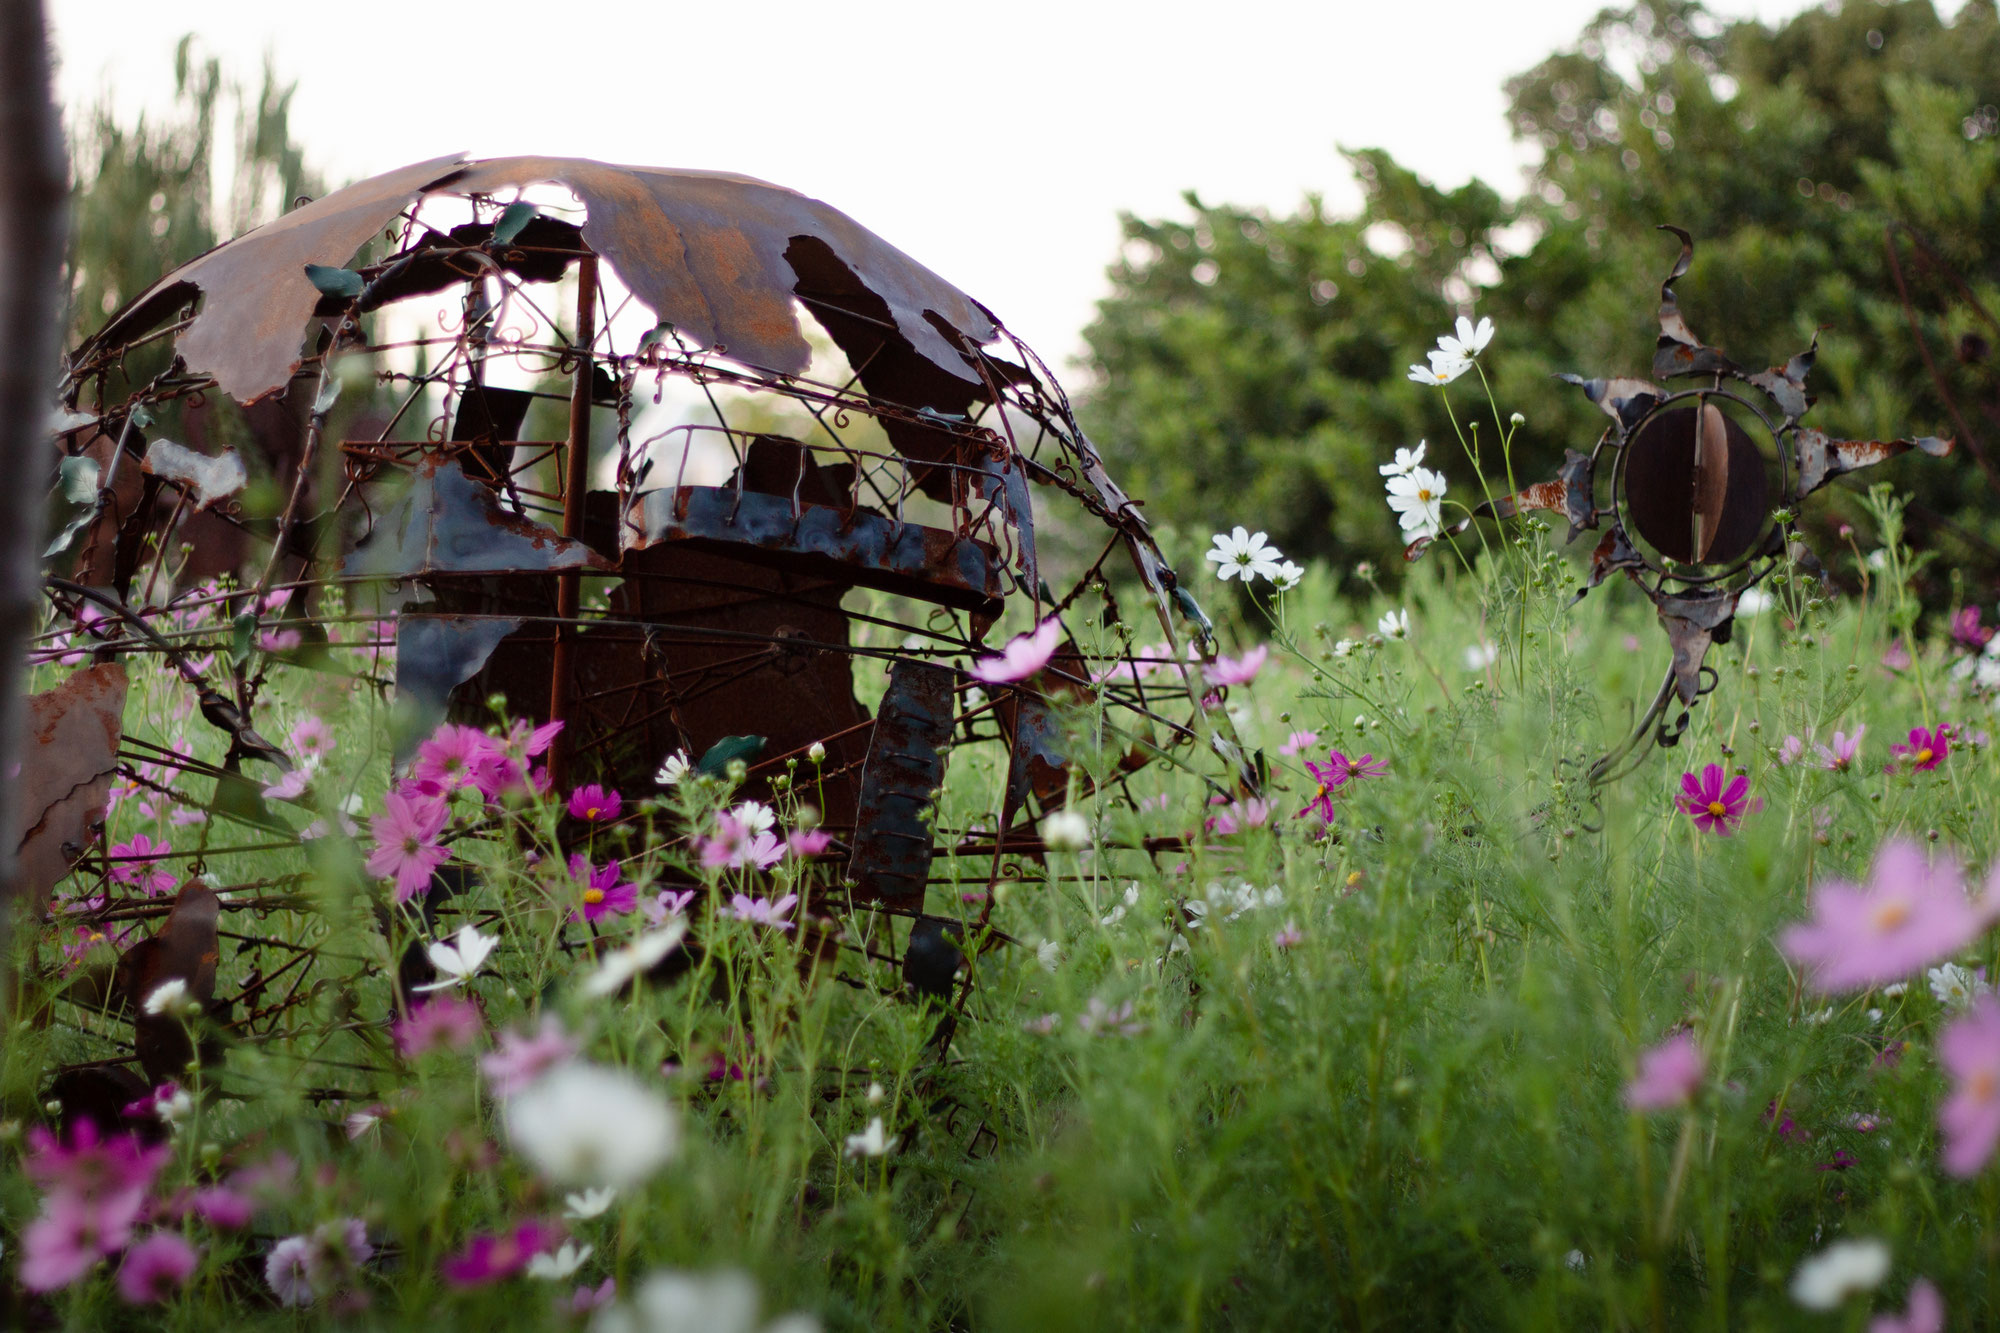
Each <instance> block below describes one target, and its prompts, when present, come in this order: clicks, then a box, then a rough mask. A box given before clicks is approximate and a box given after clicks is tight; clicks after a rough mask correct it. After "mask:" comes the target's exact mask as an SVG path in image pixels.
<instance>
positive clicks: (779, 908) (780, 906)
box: [729, 893, 799, 930]
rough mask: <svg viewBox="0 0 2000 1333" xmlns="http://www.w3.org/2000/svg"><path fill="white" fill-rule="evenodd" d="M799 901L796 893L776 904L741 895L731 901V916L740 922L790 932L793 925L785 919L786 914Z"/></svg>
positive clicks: (786, 896)
mask: <svg viewBox="0 0 2000 1333" xmlns="http://www.w3.org/2000/svg"><path fill="white" fill-rule="evenodd" d="M798 901H799V895H798V894H796V893H788V894H786V895H785V896H784V897H782V898H780V899H778V900H777V901H776V902H772V901H770V900H768V899H765V898H752V897H750V896H749V895H748V894H745V893H739V894H736V895H734V896H732V897H731V898H730V900H729V915H731V916H733V917H735V918H736V919H737V920H738V921H749V922H751V923H753V924H755V925H759V926H769V927H771V928H772V929H773V930H790V929H791V928H792V925H793V923H792V922H790V921H787V920H785V919H784V918H785V913H787V912H789V911H791V910H792V908H793V907H794V906H796V905H797V904H798Z"/></svg>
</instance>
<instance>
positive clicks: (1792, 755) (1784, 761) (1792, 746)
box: [1778, 736, 1806, 768]
mask: <svg viewBox="0 0 2000 1333" xmlns="http://www.w3.org/2000/svg"><path fill="white" fill-rule="evenodd" d="M1805 752H1806V743H1805V742H1804V741H1802V740H1800V739H1799V738H1798V737H1797V736H1787V737H1785V743H1784V744H1783V745H1780V746H1779V747H1778V767H1779V768H1790V767H1791V766H1792V765H1793V764H1796V763H1798V762H1799V756H1800V755H1803V754H1804V753H1805Z"/></svg>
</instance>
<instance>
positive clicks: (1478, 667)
mask: <svg viewBox="0 0 2000 1333" xmlns="http://www.w3.org/2000/svg"><path fill="white" fill-rule="evenodd" d="M1499 657H1500V650H1499V649H1498V648H1496V647H1494V646H1493V645H1492V644H1490V643H1488V642H1486V640H1484V639H1481V640H1480V641H1479V642H1478V643H1474V644H1469V645H1467V646H1466V649H1465V669H1466V670H1467V671H1484V670H1486V668H1487V667H1490V666H1492V665H1493V663H1494V662H1496V661H1497V660H1499Z"/></svg>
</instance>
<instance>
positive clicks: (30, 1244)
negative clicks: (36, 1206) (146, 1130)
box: [19, 1120, 169, 1291]
mask: <svg viewBox="0 0 2000 1333" xmlns="http://www.w3.org/2000/svg"><path fill="white" fill-rule="evenodd" d="M27 1144H28V1152H27V1155H26V1156H25V1157H24V1158H23V1159H22V1162H21V1169H22V1172H23V1174H25V1175H26V1176H27V1177H28V1179H29V1180H31V1181H33V1182H34V1183H35V1184H36V1185H38V1186H40V1187H41V1188H42V1190H43V1191H45V1197H44V1198H43V1200H42V1210H41V1212H40V1214H39V1215H38V1216H37V1217H36V1218H35V1220H34V1221H33V1222H30V1223H29V1224H28V1225H27V1227H26V1228H24V1229H23V1230H22V1232H21V1267H20V1273H19V1276H20V1280H21V1284H22V1285H23V1286H25V1287H27V1288H28V1289H29V1290H30V1291H54V1290H56V1289H57V1288H60V1287H66V1286H68V1285H69V1284H70V1283H72V1282H74V1281H76V1280H77V1279H78V1278H80V1277H82V1276H83V1275H84V1274H85V1273H87V1272H89V1271H90V1270H91V1269H92V1268H93V1267H95V1266H96V1264H97V1261H98V1260H99V1259H101V1258H103V1257H105V1256H106V1255H111V1254H116V1253H117V1252H118V1251H119V1250H121V1249H123V1248H124V1247H125V1245H126V1243H127V1242H128V1241H129V1240H131V1238H132V1227H133V1225H134V1224H135V1223H136V1222H137V1221H138V1220H139V1215H140V1213H141V1212H142V1211H143V1210H144V1208H145V1206H146V1194H147V1191H148V1190H150V1189H151V1188H152V1184H153V1177H154V1176H155V1175H157V1174H158V1173H159V1170H160V1166H161V1164H162V1163H163V1162H165V1161H166V1158H167V1155H168V1152H169V1149H168V1148H167V1147H166V1145H164V1144H162V1145H160V1146H159V1147H155V1148H147V1147H145V1146H143V1145H142V1144H140V1142H139V1140H138V1139H137V1138H136V1137H134V1136H133V1135H130V1134H118V1135H113V1136H111V1137H109V1138H103V1137H101V1136H100V1135H99V1133H98V1129H97V1126H96V1125H95V1124H94V1123H92V1122H91V1121H89V1120H79V1121H78V1122H77V1124H76V1127H75V1129H74V1130H72V1131H71V1135H70V1142H69V1143H68V1144H67V1145H65V1144H64V1143H63V1142H62V1141H61V1140H60V1139H58V1138H57V1137H56V1136H55V1135H53V1134H51V1133H50V1132H49V1131H48V1130H46V1129H43V1128H41V1127H39V1126H37V1127H36V1128H34V1129H31V1130H29V1131H28V1136H27Z"/></svg>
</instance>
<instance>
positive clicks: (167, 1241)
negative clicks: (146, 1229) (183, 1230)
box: [118, 1231, 200, 1305]
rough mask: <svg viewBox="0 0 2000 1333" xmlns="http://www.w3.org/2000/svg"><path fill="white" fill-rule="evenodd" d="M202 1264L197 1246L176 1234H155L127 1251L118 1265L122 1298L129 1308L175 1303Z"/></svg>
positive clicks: (119, 1290) (160, 1232)
mask: <svg viewBox="0 0 2000 1333" xmlns="http://www.w3.org/2000/svg"><path fill="white" fill-rule="evenodd" d="M199 1262H200V1257H199V1256H198V1255H197V1254H196V1252H195V1248H194V1246H192V1245H190V1244H188V1243H187V1242H186V1241H185V1240H183V1239H181V1237H180V1235H179V1233H177V1232H173V1231H155V1232H152V1233H151V1234H149V1235H147V1236H146V1237H144V1238H143V1239H141V1240H139V1241H137V1242H135V1243H134V1244H133V1245H132V1247H131V1248H130V1249H128V1250H126V1251H125V1260H124V1262H123V1263H121V1264H120V1265H119V1266H118V1295H119V1296H120V1298H122V1299H123V1300H124V1301H125V1303H126V1304H127V1305H155V1304H158V1303H160V1302H162V1301H166V1300H171V1299H172V1298H173V1295H174V1293H175V1292H177V1291H179V1290H180V1289H181V1288H182V1287H183V1286H185V1285H187V1280H188V1279H189V1278H190V1277H192V1276H194V1270H195V1266H196V1265H197V1264H198V1263H199Z"/></svg>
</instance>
